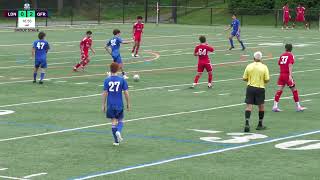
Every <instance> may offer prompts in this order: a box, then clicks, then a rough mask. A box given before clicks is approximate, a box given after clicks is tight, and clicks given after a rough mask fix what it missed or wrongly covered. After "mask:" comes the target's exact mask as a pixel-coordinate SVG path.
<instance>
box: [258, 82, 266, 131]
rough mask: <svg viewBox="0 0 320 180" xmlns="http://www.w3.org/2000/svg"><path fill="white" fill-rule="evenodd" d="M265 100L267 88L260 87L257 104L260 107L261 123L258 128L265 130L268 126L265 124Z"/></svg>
mask: <svg viewBox="0 0 320 180" xmlns="http://www.w3.org/2000/svg"><path fill="white" fill-rule="evenodd" d="M264 100H265V89H263V88H258V89H257V94H256V104H257V105H258V107H259V124H258V126H257V128H256V130H264V129H266V127H265V126H264V125H263V119H264V112H265V111H264Z"/></svg>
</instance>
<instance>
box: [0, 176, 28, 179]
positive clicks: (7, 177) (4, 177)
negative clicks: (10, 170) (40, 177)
mask: <svg viewBox="0 0 320 180" xmlns="http://www.w3.org/2000/svg"><path fill="white" fill-rule="evenodd" d="M0 178H3V179H15V180H29V179H25V178H18V177H10V176H0Z"/></svg>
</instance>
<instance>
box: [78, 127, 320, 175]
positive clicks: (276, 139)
mask: <svg viewBox="0 0 320 180" xmlns="http://www.w3.org/2000/svg"><path fill="white" fill-rule="evenodd" d="M318 133H320V130H317V131H312V132H307V133H302V134H297V135H292V136H286V137H281V138H275V139H270V140H266V141H261V142H256V143H250V144H244V145H239V146H234V147H229V148H222V149H218V150H212V151H208V152H203V153H197V154H191V155H185V156H180V157H176V158H172V159H167V160H162V161H157V162H153V163H147V164H142V165H137V166H131V167H127V168H123V169H118V170H115V171H106V172H102V173H97V174H93V175H88V176H82V177H79V178H75V179H74V180H85V179H92V178H96V177H101V176H107V175H110V174H117V173H121V172H125V171H130V170H134V169H141V168H145V167H151V166H156V165H161V164H166V163H170V162H174V161H179V160H184V159H191V158H195V157H201V156H207V155H212V154H218V153H223V152H226V151H231V150H237V149H242V148H247V147H252V146H258V145H262V144H269V143H274V142H278V141H283V140H288V139H293V138H298V137H303V136H308V135H313V134H318Z"/></svg>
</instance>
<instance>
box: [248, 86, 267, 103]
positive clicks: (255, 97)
mask: <svg viewBox="0 0 320 180" xmlns="http://www.w3.org/2000/svg"><path fill="white" fill-rule="evenodd" d="M264 100H265V89H264V88H257V87H252V86H248V87H247V93H246V100H245V103H246V104H254V105H261V104H264Z"/></svg>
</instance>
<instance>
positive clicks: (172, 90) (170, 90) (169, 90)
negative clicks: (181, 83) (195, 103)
mask: <svg viewBox="0 0 320 180" xmlns="http://www.w3.org/2000/svg"><path fill="white" fill-rule="evenodd" d="M180 90H181V89H168V92H174V91H180Z"/></svg>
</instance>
